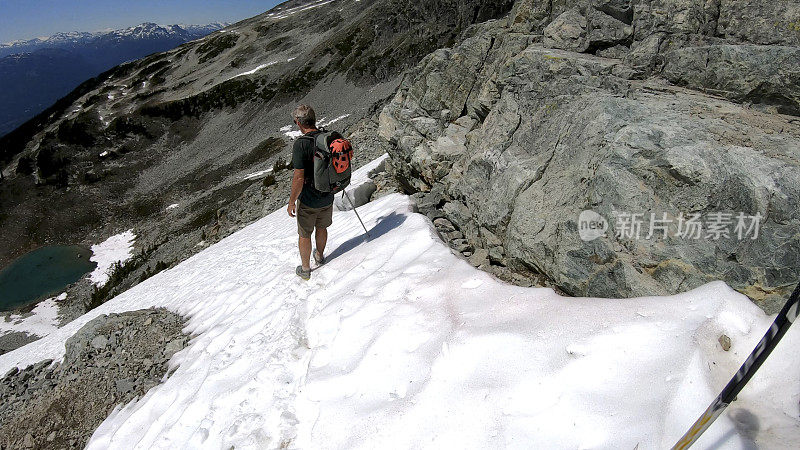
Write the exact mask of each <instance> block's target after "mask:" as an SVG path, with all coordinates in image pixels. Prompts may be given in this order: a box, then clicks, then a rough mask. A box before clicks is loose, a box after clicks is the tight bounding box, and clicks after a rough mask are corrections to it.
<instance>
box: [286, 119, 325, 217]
mask: <svg viewBox="0 0 800 450" xmlns="http://www.w3.org/2000/svg"><path fill="white" fill-rule="evenodd" d="M319 132H320V131H319V130H317V131H311V132H309V133H306V136H311V137H314V136H316V135H317V134H318V133H319ZM292 167H294V168H295V169H302V170H305V180H303V191H302V192H300V202H301V203H302V204H304V205H306V206H308V207H309V208H324V207H326V206H330V205H332V204H333V193H331V192H320V191H318V190H317V189H316V188H315V187H314V141H313V140H311V139H306V138H297V140H295V141H294V147H292Z"/></svg>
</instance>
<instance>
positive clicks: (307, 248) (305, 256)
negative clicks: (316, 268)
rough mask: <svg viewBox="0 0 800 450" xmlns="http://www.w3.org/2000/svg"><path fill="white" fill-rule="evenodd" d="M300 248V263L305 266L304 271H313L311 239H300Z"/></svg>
mask: <svg viewBox="0 0 800 450" xmlns="http://www.w3.org/2000/svg"><path fill="white" fill-rule="evenodd" d="M298 247H300V263H301V264H302V265H303V270H311V238H310V237H307V238H304V237H300V239H299V241H298Z"/></svg>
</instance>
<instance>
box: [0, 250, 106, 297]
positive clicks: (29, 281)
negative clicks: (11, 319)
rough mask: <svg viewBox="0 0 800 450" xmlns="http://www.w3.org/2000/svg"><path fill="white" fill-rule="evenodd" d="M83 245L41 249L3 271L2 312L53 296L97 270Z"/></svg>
mask: <svg viewBox="0 0 800 450" xmlns="http://www.w3.org/2000/svg"><path fill="white" fill-rule="evenodd" d="M91 256H92V251H91V250H89V249H88V248H86V247H83V246H80V245H52V246H47V247H41V248H38V249H36V250H33V251H31V252H28V253H26V254H24V255H22V256H20V257H19V258H17V259H15V260H14V261H13V262H12V263H11V264H9V265H8V266H7V267H5V268H3V269H2V270H0V311H11V310H14V309H17V308H20V307H23V306H26V305H30V304H32V303H35V302H36V301H38V300H41V299H44V298H47V297H48V296H53V295H56V294H58V293H59V292H61V291H62V290H63V289H64V288H65V287H67V286H69V285H70V284H72V283H74V282H76V281H78V280H80V279H81V277H83V276H84V275H86V274H87V273H89V272H91V271H92V270H94V268H95V267H97V263H94V262H92V261H90V260H89V258H90V257H91Z"/></svg>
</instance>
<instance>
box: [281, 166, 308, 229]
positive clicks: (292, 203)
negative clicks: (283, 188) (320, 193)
mask: <svg viewBox="0 0 800 450" xmlns="http://www.w3.org/2000/svg"><path fill="white" fill-rule="evenodd" d="M305 172H306V171H305V170H304V169H294V177H293V178H292V194H291V195H290V196H289V207H288V208H287V209H286V211H287V212H288V213H289V216H291V217H294V216H295V213H296V208H297V197H300V192H302V191H303V181H304V180H305Z"/></svg>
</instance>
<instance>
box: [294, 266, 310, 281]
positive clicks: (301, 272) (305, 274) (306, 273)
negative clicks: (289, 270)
mask: <svg viewBox="0 0 800 450" xmlns="http://www.w3.org/2000/svg"><path fill="white" fill-rule="evenodd" d="M294 273H296V274H297V276H298V277H300V278H302V279H304V280H306V281H308V280H310V279H311V269H308V270H303V266H297V269H295V271H294Z"/></svg>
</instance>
